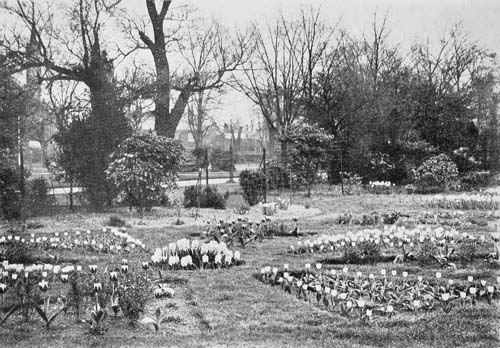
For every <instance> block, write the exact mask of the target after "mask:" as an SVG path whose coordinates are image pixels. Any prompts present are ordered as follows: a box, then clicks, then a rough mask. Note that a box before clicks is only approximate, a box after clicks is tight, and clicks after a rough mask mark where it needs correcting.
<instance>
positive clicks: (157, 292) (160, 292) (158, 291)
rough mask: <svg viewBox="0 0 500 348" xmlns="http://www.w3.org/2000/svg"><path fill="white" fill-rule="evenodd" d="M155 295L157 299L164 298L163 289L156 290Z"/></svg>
mask: <svg viewBox="0 0 500 348" xmlns="http://www.w3.org/2000/svg"><path fill="white" fill-rule="evenodd" d="M154 295H155V297H156V298H160V297H162V296H163V290H162V289H161V288H156V289H155V291H154Z"/></svg>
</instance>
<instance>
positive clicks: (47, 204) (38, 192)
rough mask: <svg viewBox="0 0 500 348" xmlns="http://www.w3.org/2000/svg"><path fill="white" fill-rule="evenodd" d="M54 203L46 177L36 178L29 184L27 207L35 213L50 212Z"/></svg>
mask: <svg viewBox="0 0 500 348" xmlns="http://www.w3.org/2000/svg"><path fill="white" fill-rule="evenodd" d="M53 205H54V199H53V197H52V196H50V195H49V185H48V183H47V180H45V179H44V178H36V179H34V180H32V181H31V182H30V183H29V185H28V195H27V207H28V208H29V209H30V213H31V214H33V215H40V214H44V213H46V212H48V211H49V210H50V208H51V207H52V206H53Z"/></svg>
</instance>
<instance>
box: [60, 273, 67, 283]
mask: <svg viewBox="0 0 500 348" xmlns="http://www.w3.org/2000/svg"><path fill="white" fill-rule="evenodd" d="M68 280H69V275H68V274H65V273H62V274H61V281H62V282H63V283H66V282H68Z"/></svg>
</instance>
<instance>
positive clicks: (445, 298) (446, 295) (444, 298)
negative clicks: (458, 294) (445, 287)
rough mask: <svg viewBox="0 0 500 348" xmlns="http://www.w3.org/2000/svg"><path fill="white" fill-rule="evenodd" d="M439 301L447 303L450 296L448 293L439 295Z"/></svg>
mask: <svg viewBox="0 0 500 348" xmlns="http://www.w3.org/2000/svg"><path fill="white" fill-rule="evenodd" d="M441 299H442V300H443V301H448V300H449V299H450V294H449V293H444V294H442V295H441Z"/></svg>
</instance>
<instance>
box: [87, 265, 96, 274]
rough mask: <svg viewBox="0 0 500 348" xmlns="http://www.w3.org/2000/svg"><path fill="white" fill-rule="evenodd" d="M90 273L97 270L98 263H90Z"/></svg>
mask: <svg viewBox="0 0 500 348" xmlns="http://www.w3.org/2000/svg"><path fill="white" fill-rule="evenodd" d="M89 270H90V273H95V272H96V271H97V265H89Z"/></svg>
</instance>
